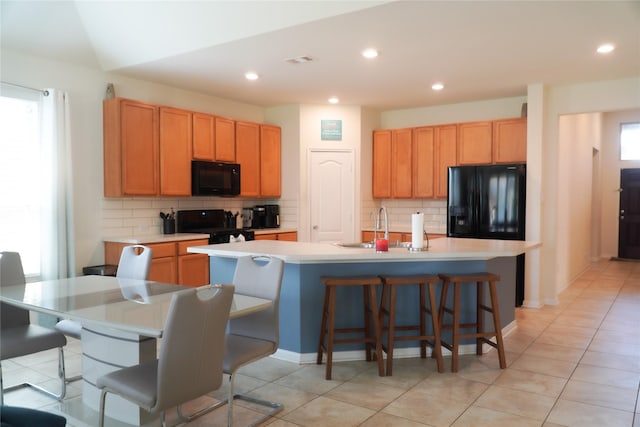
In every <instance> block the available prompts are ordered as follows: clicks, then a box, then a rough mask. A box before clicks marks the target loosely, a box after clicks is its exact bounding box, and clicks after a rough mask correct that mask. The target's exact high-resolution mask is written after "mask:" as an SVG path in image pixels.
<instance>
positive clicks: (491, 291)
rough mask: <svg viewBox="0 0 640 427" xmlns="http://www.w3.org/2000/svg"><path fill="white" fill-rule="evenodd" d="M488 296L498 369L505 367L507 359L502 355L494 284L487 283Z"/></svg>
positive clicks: (500, 330)
mask: <svg viewBox="0 0 640 427" xmlns="http://www.w3.org/2000/svg"><path fill="white" fill-rule="evenodd" d="M489 294H490V296H491V310H492V311H493V327H494V328H495V331H496V344H497V346H498V359H499V361H500V368H501V369H505V368H506V367H507V359H506V357H505V354H504V343H503V341H502V327H501V326H500V325H501V323H500V310H499V309H498V293H497V290H496V282H494V281H490V282H489Z"/></svg>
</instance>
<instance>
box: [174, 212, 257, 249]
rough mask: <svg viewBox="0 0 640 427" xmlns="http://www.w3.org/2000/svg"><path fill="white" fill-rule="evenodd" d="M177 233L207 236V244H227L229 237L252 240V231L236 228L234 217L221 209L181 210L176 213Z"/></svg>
mask: <svg viewBox="0 0 640 427" xmlns="http://www.w3.org/2000/svg"><path fill="white" fill-rule="evenodd" d="M176 229H177V232H178V233H206V234H209V244H210V245H215V244H218V243H229V239H230V237H231V236H233V237H234V238H237V237H238V236H240V235H242V236H244V239H245V240H254V238H255V236H254V233H253V231H250V230H242V229H239V228H237V227H236V217H235V216H234V215H233V214H231V212H228V211H225V210H223V209H201V210H182V211H178V212H176Z"/></svg>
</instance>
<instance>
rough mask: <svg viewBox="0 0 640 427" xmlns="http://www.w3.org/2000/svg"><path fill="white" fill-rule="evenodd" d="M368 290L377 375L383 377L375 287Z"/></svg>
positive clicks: (380, 333) (380, 332)
mask: <svg viewBox="0 0 640 427" xmlns="http://www.w3.org/2000/svg"><path fill="white" fill-rule="evenodd" d="M366 287H367V288H369V296H370V298H371V301H370V304H369V307H370V309H371V318H372V320H373V331H374V334H375V335H374V337H373V342H374V344H375V349H376V354H375V357H376V361H377V362H378V375H379V376H381V377H383V376H384V363H383V360H382V337H381V336H382V328H381V327H380V316H379V315H378V297H377V295H376V287H375V285H367V286H366Z"/></svg>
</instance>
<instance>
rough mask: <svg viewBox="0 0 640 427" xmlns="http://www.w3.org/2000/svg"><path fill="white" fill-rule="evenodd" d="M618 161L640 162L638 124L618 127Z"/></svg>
mask: <svg viewBox="0 0 640 427" xmlns="http://www.w3.org/2000/svg"><path fill="white" fill-rule="evenodd" d="M620 160H640V123H622V124H621V125H620Z"/></svg>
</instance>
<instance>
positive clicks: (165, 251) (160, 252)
mask: <svg viewBox="0 0 640 427" xmlns="http://www.w3.org/2000/svg"><path fill="white" fill-rule="evenodd" d="M147 246H149V247H150V248H151V249H153V258H163V257H169V256H176V244H175V243H174V242H171V243H152V244H150V245H147Z"/></svg>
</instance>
